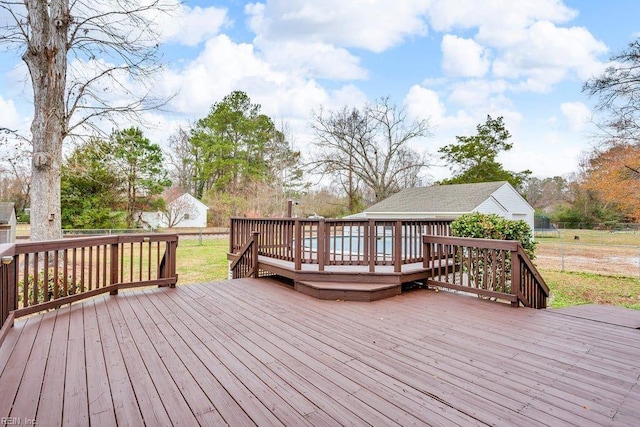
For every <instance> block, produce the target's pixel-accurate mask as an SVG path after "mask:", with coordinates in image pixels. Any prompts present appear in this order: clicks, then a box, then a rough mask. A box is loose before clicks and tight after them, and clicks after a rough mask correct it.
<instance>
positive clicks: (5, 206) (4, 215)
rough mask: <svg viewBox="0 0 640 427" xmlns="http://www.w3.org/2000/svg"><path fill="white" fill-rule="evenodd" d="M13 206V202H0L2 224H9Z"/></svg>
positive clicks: (0, 221)
mask: <svg viewBox="0 0 640 427" xmlns="http://www.w3.org/2000/svg"><path fill="white" fill-rule="evenodd" d="M13 206H14V203H13V202H0V224H9V220H10V219H11V214H12V213H13Z"/></svg>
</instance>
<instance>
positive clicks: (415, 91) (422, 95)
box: [404, 85, 446, 126]
mask: <svg viewBox="0 0 640 427" xmlns="http://www.w3.org/2000/svg"><path fill="white" fill-rule="evenodd" d="M404 105H405V106H406V108H407V114H408V115H409V116H410V117H412V118H414V119H417V120H422V119H428V120H429V121H430V122H431V124H432V125H433V126H439V125H440V124H441V123H442V120H443V119H444V116H445V113H446V111H445V106H444V103H443V102H442V101H441V100H440V97H439V96H438V94H437V93H436V92H434V91H432V90H431V89H427V88H425V87H422V86H420V85H413V86H412V87H411V89H409V92H408V93H407V95H406V96H405V98H404Z"/></svg>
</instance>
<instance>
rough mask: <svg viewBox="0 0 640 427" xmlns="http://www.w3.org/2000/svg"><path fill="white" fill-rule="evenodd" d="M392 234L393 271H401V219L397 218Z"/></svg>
mask: <svg viewBox="0 0 640 427" xmlns="http://www.w3.org/2000/svg"><path fill="white" fill-rule="evenodd" d="M394 228H395V230H394V234H393V271H394V272H396V273H400V272H401V271H402V221H401V220H397V221H396V224H395V227H394Z"/></svg>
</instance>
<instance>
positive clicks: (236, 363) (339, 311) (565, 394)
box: [0, 278, 640, 427]
mask: <svg viewBox="0 0 640 427" xmlns="http://www.w3.org/2000/svg"><path fill="white" fill-rule="evenodd" d="M604 310H606V308H605V309H604ZM638 354H640V331H638V330H636V329H632V328H629V327H621V326H617V325H613V324H610V323H605V322H599V321H594V320H586V319H582V318H579V317H575V316H568V315H561V314H558V313H557V312H556V311H555V310H533V309H527V308H521V309H518V310H514V309H512V308H510V307H509V306H505V305H501V304H495V303H492V302H488V301H483V300H480V299H478V298H476V297H463V296H458V295H452V294H450V293H449V292H439V293H435V292H433V291H427V290H417V291H412V292H409V293H406V294H403V295H400V296H398V297H395V298H388V299H385V300H381V301H375V302H372V303H359V302H344V301H339V302H338V301H322V300H318V299H315V298H310V297H308V296H306V295H303V294H301V293H299V292H294V291H293V290H292V289H290V288H288V287H285V286H282V285H281V284H279V283H278V282H275V281H273V280H269V279H266V278H263V279H241V280H233V281H224V282H216V283H204V284H198V285H182V286H178V287H177V288H176V289H168V288H163V289H148V290H135V291H121V292H120V294H119V295H115V296H109V295H102V296H100V297H97V298H94V299H89V300H85V301H82V302H77V303H74V304H73V305H71V306H68V305H67V306H64V307H63V308H61V309H58V310H54V311H50V312H48V313H45V314H40V315H35V316H31V317H27V318H23V319H19V320H18V321H17V322H16V324H15V327H14V328H11V329H10V330H9V333H8V336H7V338H6V340H5V342H4V343H3V344H2V345H1V346H0V417H7V418H6V419H10V420H18V419H20V420H22V422H23V424H22V425H25V422H26V420H35V423H36V425H63V424H64V425H67V424H72V425H93V426H113V425H120V426H125V425H131V426H134V425H135V426H142V425H148V426H156V425H226V424H228V425H234V426H235V425H273V426H278V425H287V426H293V425H295V426H316V425H326V426H334V425H335V426H338V425H376V426H407V425H443V426H449V425H452V426H453V425H458V426H471V425H481V426H484V425H509V426H511V425H513V426H527V427H529V426H534V427H535V426H570V425H580V426H634V425H637V423H638V420H639V419H640V358H638Z"/></svg>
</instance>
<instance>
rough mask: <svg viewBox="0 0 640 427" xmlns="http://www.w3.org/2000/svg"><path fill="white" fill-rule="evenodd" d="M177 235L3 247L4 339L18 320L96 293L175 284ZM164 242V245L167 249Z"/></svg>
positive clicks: (0, 317) (0, 306)
mask: <svg viewBox="0 0 640 427" xmlns="http://www.w3.org/2000/svg"><path fill="white" fill-rule="evenodd" d="M177 245H178V235H177V234H129V235H111V236H98V237H78V238H65V239H60V240H51V241H41V242H17V243H13V244H4V245H0V257H1V260H2V263H1V264H0V323H2V325H3V326H2V329H0V343H1V342H2V339H3V338H4V336H5V335H6V333H7V331H8V328H10V327H11V326H13V320H14V319H15V318H19V317H21V316H26V315H29V314H33V313H37V312H40V311H44V310H49V309H52V308H56V307H59V306H61V305H63V304H69V303H72V302H74V301H79V300H82V299H85V298H90V297H93V296H95V295H99V294H102V293H106V292H109V293H111V294H117V292H118V290H119V289H125V288H133V287H139V286H169V287H174V286H175V284H176V282H177V281H178V275H177V274H176V248H177ZM162 246H164V248H162Z"/></svg>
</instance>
